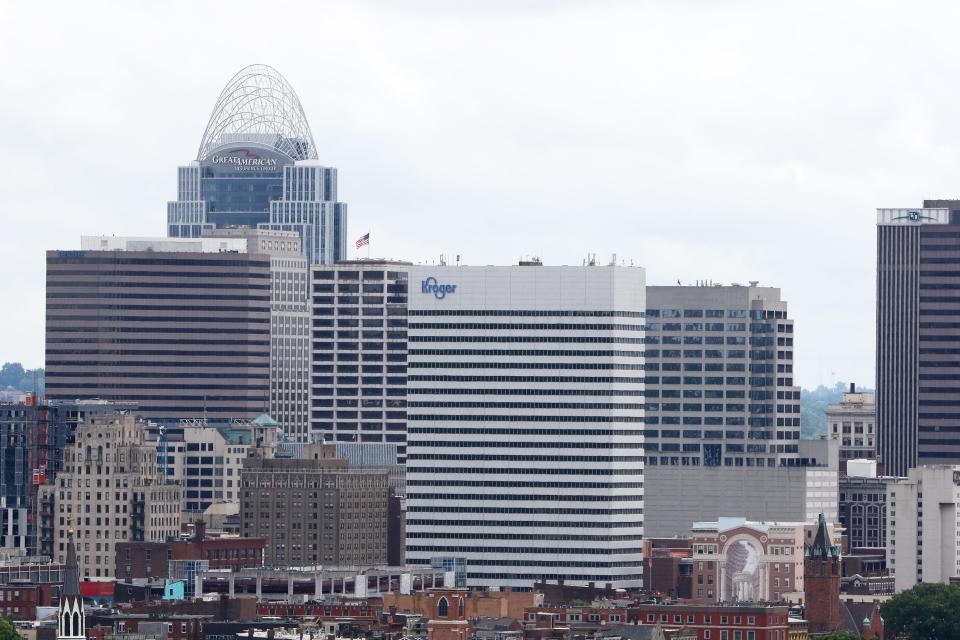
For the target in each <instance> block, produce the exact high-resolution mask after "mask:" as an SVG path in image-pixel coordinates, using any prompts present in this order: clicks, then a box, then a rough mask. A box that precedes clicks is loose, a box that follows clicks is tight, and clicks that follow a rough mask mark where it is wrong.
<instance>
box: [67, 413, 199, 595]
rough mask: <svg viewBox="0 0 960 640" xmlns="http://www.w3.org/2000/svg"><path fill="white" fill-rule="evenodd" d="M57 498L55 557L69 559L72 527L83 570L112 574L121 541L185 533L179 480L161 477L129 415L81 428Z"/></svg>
mask: <svg viewBox="0 0 960 640" xmlns="http://www.w3.org/2000/svg"><path fill="white" fill-rule="evenodd" d="M54 499H55V505H56V507H55V517H54V540H55V543H54V544H55V546H56V548H55V550H54V553H55V557H56V558H57V559H58V560H59V561H60V562H63V561H64V557H65V555H66V543H67V535H68V531H69V530H70V529H71V528H72V529H74V530H75V532H76V545H77V561H78V564H79V567H80V573H81V575H83V576H90V577H106V576H111V575H112V574H113V569H114V563H115V553H116V545H117V543H119V542H127V541H153V542H160V541H163V540H166V539H167V538H169V537H175V536H177V535H179V533H180V508H181V507H180V501H181V491H180V486H179V485H175V484H165V483H164V480H163V476H162V474H160V473H159V472H158V471H157V450H156V448H155V447H154V446H153V445H152V444H150V443H148V442H146V440H145V437H144V426H143V423H141V422H138V421H137V420H136V419H135V418H134V417H133V416H131V415H120V414H117V415H104V416H93V417H89V418H88V419H87V421H86V422H84V423H83V424H81V425H79V426H78V427H77V431H76V442H75V443H74V444H73V446H71V447H70V448H68V449H67V450H66V452H65V453H64V471H63V472H62V473H61V474H60V475H59V476H58V477H57V490H56V494H55V497H54Z"/></svg>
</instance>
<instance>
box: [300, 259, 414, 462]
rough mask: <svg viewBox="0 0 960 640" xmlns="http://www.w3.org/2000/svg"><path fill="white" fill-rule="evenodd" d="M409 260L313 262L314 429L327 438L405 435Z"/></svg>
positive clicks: (395, 440)
mask: <svg viewBox="0 0 960 640" xmlns="http://www.w3.org/2000/svg"><path fill="white" fill-rule="evenodd" d="M409 268H410V263H408V262H393V261H385V260H350V261H344V262H339V263H337V264H334V265H316V266H314V267H313V269H312V284H311V288H312V317H311V325H312V344H311V380H310V384H311V389H310V429H311V432H312V434H313V435H314V437H316V438H319V439H321V440H326V441H328V442H357V443H392V444H396V445H397V456H398V457H397V462H398V463H401V464H402V463H403V462H404V461H405V460H406V449H407V447H406V441H407V409H406V407H407V401H406V385H407V297H408V292H407V272H408V270H409Z"/></svg>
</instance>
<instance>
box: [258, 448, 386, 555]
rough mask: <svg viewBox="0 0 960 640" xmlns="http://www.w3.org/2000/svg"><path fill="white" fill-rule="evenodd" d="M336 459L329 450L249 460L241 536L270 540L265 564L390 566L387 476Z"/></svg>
mask: <svg viewBox="0 0 960 640" xmlns="http://www.w3.org/2000/svg"><path fill="white" fill-rule="evenodd" d="M314 454H315V455H314ZM334 455H335V454H334V448H333V446H330V445H327V446H317V447H316V449H315V451H313V452H311V453H310V455H309V457H305V458H300V459H283V458H247V459H246V460H244V463H243V471H242V476H241V480H242V483H243V493H242V496H241V502H240V532H241V535H243V536H245V537H255V536H256V537H262V538H266V541H267V542H266V547H265V549H264V564H265V565H266V566H270V567H285V566H295V567H304V566H313V565H321V564H322V565H327V566H330V565H338V566H346V565H366V566H370V565H386V564H387V546H388V544H387V541H388V537H389V536H388V527H389V520H388V510H389V505H388V502H389V497H390V495H391V491H390V485H389V483H388V481H387V474H386V473H384V472H375V471H366V470H362V469H348V468H347V462H346V460H343V459H339V458H336V457H334Z"/></svg>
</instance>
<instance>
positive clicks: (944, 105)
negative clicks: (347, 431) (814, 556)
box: [0, 0, 960, 387]
mask: <svg viewBox="0 0 960 640" xmlns="http://www.w3.org/2000/svg"><path fill="white" fill-rule="evenodd" d="M400 5H404V6H403V8H400ZM958 18H960V4H957V3H943V4H934V3H929V4H926V3H924V4H920V3H884V2H877V1H875V0H874V1H870V2H839V3H838V2H822V3H818V2H804V3H776V2H769V1H765V2H721V1H716V0H714V1H709V2H707V1H703V2H698V1H688V2H683V1H680V2H678V1H669V2H668V1H663V2H624V3H618V2H598V1H590V2H586V1H584V2H546V1H545V2H533V1H528V2H522V1H516V0H514V1H512V2H502V3H500V2H491V1H490V0H486V1H483V2H475V3H458V2H448V1H437V2H407V3H400V2H392V1H391V2H355V3H326V2H302V3H283V2H277V1H276V0H270V1H267V0H260V1H258V2H241V1H233V2H216V3H214V2H210V3H202V2H197V1H195V0H194V1H191V2H183V3H175V2H150V3H135V2H115V3H99V2H90V1H88V0H85V1H84V2H63V3H53V4H51V3H49V2H27V1H23V2H8V1H6V0H0V61H2V73H0V145H2V146H0V150H2V155H0V163H2V171H0V220H2V237H3V239H4V242H3V243H2V245H0V274H2V278H0V300H2V304H3V313H2V315H0V362H2V361H5V360H18V361H22V362H23V363H24V364H25V365H26V366H28V367H35V366H41V365H42V364H43V326H44V250H46V249H71V248H78V247H79V239H80V235H81V234H111V233H112V234H116V235H161V234H163V233H164V221H165V215H166V213H165V212H166V202H167V201H168V200H171V199H173V198H174V197H175V194H176V167H177V166H178V165H179V164H184V163H187V162H189V161H191V160H192V159H194V157H195V156H196V152H197V147H198V145H199V142H200V137H201V135H202V133H203V129H204V126H205V124H206V121H207V118H208V117H209V115H210V110H211V109H212V107H213V104H214V102H215V100H216V98H217V96H218V95H219V93H220V90H221V89H222V87H223V85H224V84H225V83H226V82H227V80H228V79H229V78H230V77H231V76H232V75H233V74H234V73H235V72H236V71H238V70H239V69H240V68H241V67H243V66H245V65H247V64H251V63H265V64H270V65H272V66H274V67H276V68H277V69H278V70H279V71H280V72H281V73H283V74H284V75H285V76H286V78H287V79H288V80H289V81H290V83H291V84H292V85H293V87H294V88H295V89H296V91H297V92H298V94H299V96H300V101H301V103H302V104H303V106H304V109H305V111H306V114H307V117H308V119H309V121H310V124H311V127H312V129H313V135H314V138H315V140H316V142H317V145H318V148H319V155H320V159H321V160H322V161H323V162H325V163H328V164H330V165H333V166H336V167H338V168H339V171H340V174H339V175H340V183H339V186H340V199H341V200H342V201H344V202H347V203H349V207H350V234H349V235H350V238H351V245H352V240H353V239H354V238H355V237H356V236H359V235H361V234H362V233H363V232H365V231H367V230H368V229H369V230H370V231H371V240H372V255H375V256H385V257H394V258H404V259H409V260H413V261H430V260H436V259H437V258H438V256H439V255H440V254H441V253H446V254H448V255H454V254H461V255H463V257H464V260H465V261H466V262H467V263H468V264H508V263H512V262H514V261H515V260H517V259H518V258H519V257H521V256H527V255H539V256H542V257H543V259H544V261H545V263H547V264H581V263H582V261H583V259H584V258H585V257H586V255H587V254H588V253H596V254H597V256H598V259H599V260H601V261H606V260H609V256H610V255H611V254H613V253H616V255H617V257H618V260H626V261H627V263H629V262H630V261H633V263H634V264H640V265H643V266H645V267H646V268H647V280H648V282H649V283H652V284H672V283H676V281H677V280H681V281H682V282H684V283H688V282H693V281H695V280H703V279H711V280H713V281H715V282H724V283H729V282H741V283H746V282H747V281H749V280H759V281H760V282H761V283H762V284H765V285H773V286H778V287H781V288H782V290H783V295H784V298H785V299H786V300H788V301H789V304H790V314H791V316H792V317H793V318H794V319H795V320H796V325H797V330H796V331H797V333H796V338H797V340H796V359H797V366H796V369H797V371H796V377H797V378H798V380H799V381H800V382H801V383H802V384H803V385H804V386H807V387H809V386H815V385H817V384H819V383H830V382H832V381H834V380H844V381H851V380H852V381H856V382H858V383H864V384H868V385H870V386H873V380H874V374H873V360H874V325H873V323H874V288H875V280H874V270H875V242H876V240H875V227H874V223H875V209H876V208H877V207H894V206H904V207H914V206H919V205H920V203H921V201H922V200H923V198H925V197H927V198H929V197H938V198H947V197H951V196H958V195H960V189H958V188H957V187H958V185H960V171H958V168H960V166H958V165H960V155H958V151H960V118H958V117H957V107H958V105H960V89H957V87H958V83H957V80H958V78H960V69H958V67H960V56H958V55H957V53H956V45H955V43H954V42H953V39H952V38H951V37H950V35H949V33H950V30H949V28H948V27H949V25H952V24H957V22H958ZM364 255H365V254H364Z"/></svg>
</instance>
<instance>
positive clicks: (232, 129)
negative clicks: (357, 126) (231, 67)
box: [197, 64, 317, 160]
mask: <svg viewBox="0 0 960 640" xmlns="http://www.w3.org/2000/svg"><path fill="white" fill-rule="evenodd" d="M237 144H249V145H255V146H260V147H266V148H270V149H273V150H274V151H278V152H280V153H282V154H284V155H286V156H288V157H289V158H290V159H291V160H316V159H317V149H316V144H315V143H314V141H313V133H312V132H311V131H310V125H309V124H308V123H307V117H306V115H305V114H304V113H303V107H302V106H300V99H299V98H298V97H297V94H296V92H295V91H294V90H293V87H292V86H290V83H289V82H287V80H286V78H284V77H283V76H282V75H280V72H279V71H277V70H276V69H274V68H273V67H270V66H267V65H265V64H253V65H250V66H248V67H244V68H243V69H241V70H240V71H239V72H237V74H236V75H235V76H233V77H232V78H230V81H229V82H227V86H225V87H224V88H223V91H222V92H220V97H219V98H217V103H216V104H215V105H214V107H213V113H212V114H210V120H209V122H207V128H206V130H205V131H204V132H203V138H202V139H201V141H200V149H199V150H198V151H197V160H203V159H205V158H207V156H209V155H211V154H212V153H213V152H214V151H216V150H217V149H219V148H220V147H222V146H225V145H237Z"/></svg>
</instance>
